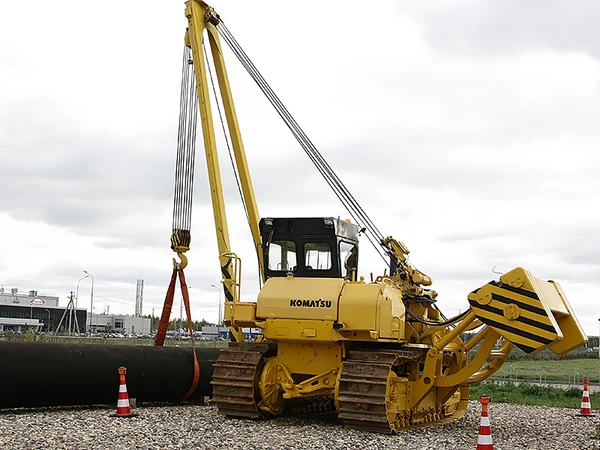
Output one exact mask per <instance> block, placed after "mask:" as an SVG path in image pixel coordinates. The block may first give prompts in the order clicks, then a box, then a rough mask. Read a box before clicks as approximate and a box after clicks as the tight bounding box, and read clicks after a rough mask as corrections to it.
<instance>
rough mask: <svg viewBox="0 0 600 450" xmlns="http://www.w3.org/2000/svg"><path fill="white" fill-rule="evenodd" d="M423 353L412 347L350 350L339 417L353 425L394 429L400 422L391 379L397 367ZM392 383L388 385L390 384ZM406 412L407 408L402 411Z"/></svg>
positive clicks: (349, 425) (385, 430)
mask: <svg viewBox="0 0 600 450" xmlns="http://www.w3.org/2000/svg"><path fill="white" fill-rule="evenodd" d="M421 355H422V353H421V352H419V351H413V350H389V351H371V350H358V351H357V350H355V351H351V352H350V355H349V357H348V359H347V360H346V361H345V362H344V370H343V371H342V373H341V376H340V384H339V395H338V405H339V417H340V419H342V420H343V422H344V424H345V425H346V426H348V427H350V428H355V429H358V430H365V431H375V432H378V433H392V432H393V431H394V430H395V429H397V426H398V411H397V408H394V406H395V403H396V404H397V399H396V402H395V401H394V400H395V399H394V395H395V393H394V389H393V388H392V387H391V386H390V385H391V380H392V379H393V378H395V377H396V376H397V374H396V373H394V372H393V370H394V368H395V367H400V366H402V365H403V364H405V363H407V362H410V361H412V360H417V359H418V358H419V357H420V356H421ZM388 386H389V387H388ZM402 413H404V414H406V412H400V415H402Z"/></svg>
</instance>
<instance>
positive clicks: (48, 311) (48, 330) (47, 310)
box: [46, 309, 50, 333]
mask: <svg viewBox="0 0 600 450" xmlns="http://www.w3.org/2000/svg"><path fill="white" fill-rule="evenodd" d="M46 312H47V313H48V326H47V327H46V328H47V329H46V331H47V332H48V333H50V310H49V309H46Z"/></svg>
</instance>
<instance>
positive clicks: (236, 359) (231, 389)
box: [212, 342, 464, 434]
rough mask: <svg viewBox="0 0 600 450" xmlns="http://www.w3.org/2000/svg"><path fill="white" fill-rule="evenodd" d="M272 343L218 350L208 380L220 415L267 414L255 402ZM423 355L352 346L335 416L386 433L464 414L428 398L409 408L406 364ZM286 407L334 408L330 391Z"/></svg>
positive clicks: (288, 409) (352, 425)
mask: <svg viewBox="0 0 600 450" xmlns="http://www.w3.org/2000/svg"><path fill="white" fill-rule="evenodd" d="M276 348H277V346H276V343H248V342H239V343H238V342H236V343H231V344H230V345H229V347H228V348H225V349H222V350H221V354H220V356H219V359H218V360H217V361H216V362H215V364H214V374H213V380H212V385H213V401H214V402H215V403H216V405H217V407H218V408H219V412H220V413H221V414H224V415H228V416H234V417H245V418H251V419H258V418H263V417H265V416H269V414H268V413H265V412H263V411H261V410H260V408H259V406H258V405H259V402H260V400H261V398H260V390H259V389H258V381H259V379H260V375H261V372H262V370H263V368H264V366H265V362H266V360H267V359H268V358H269V357H271V356H273V355H274V354H275V353H276ZM423 355H424V353H423V351H422V350H414V349H398V350H374V349H359V350H352V351H350V353H349V355H348V357H347V359H346V360H345V361H344V368H343V370H342V372H341V374H340V378H339V386H338V396H337V398H336V399H335V406H336V407H337V410H338V416H339V418H340V419H341V420H342V421H343V422H344V424H345V425H346V426H347V427H349V428H354V429H358V430H365V431H374V432H378V433H386V434H389V433H393V432H394V431H397V430H400V429H403V428H409V427H413V426H421V425H427V424H431V423H433V422H447V421H452V420H455V419H457V418H459V417H462V415H463V414H464V410H458V409H457V408H456V405H455V404H454V405H441V404H440V405H435V406H434V405H433V404H432V403H431V401H430V402H429V404H430V405H431V406H430V407H427V408H424V407H416V408H413V409H408V406H407V405H408V401H407V399H408V396H409V382H408V367H409V365H410V364H408V363H418V362H419V361H421V360H422V357H423ZM413 367H414V366H413ZM433 403H435V400H434V402H433ZM285 410H286V412H287V413H288V414H290V413H291V414H303V413H310V414H311V415H312V414H315V413H323V412H328V411H332V410H334V404H333V396H315V397H312V398H300V399H294V400H291V401H290V402H289V403H287V404H286V407H285Z"/></svg>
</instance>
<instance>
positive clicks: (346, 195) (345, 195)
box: [217, 20, 389, 264]
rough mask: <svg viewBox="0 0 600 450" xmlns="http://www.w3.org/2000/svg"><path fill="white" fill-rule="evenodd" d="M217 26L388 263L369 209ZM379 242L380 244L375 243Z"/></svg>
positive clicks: (219, 26) (225, 31)
mask: <svg viewBox="0 0 600 450" xmlns="http://www.w3.org/2000/svg"><path fill="white" fill-rule="evenodd" d="M217 29H218V30H219V32H220V35H221V36H222V37H223V40H224V41H225V42H226V43H227V45H228V46H229V48H230V49H231V51H232V52H233V53H234V54H235V56H236V57H237V58H238V60H239V61H240V63H241V64H242V66H243V67H244V68H245V69H246V71H247V72H248V74H249V75H250V77H251V78H252V79H253V80H254V82H255V83H256V84H257V85H258V87H259V88H260V90H261V91H262V92H263V93H264V94H265V96H266V97H267V99H268V100H269V102H270V103H271V105H273V107H274V108H275V110H276V111H277V113H278V114H279V116H280V117H281V118H282V119H283V121H284V122H285V124H286V125H287V127H288V128H289V129H290V131H291V132H292V134H293V135H294V137H295V138H296V140H297V141H298V143H299V144H300V146H301V147H302V149H303V150H304V151H305V153H306V154H307V155H308V157H309V159H310V160H311V161H312V163H313V164H314V165H315V167H316V168H317V170H318V171H319V173H321V175H322V176H323V178H324V179H325V181H326V182H327V184H328V185H329V186H330V187H331V189H332V190H333V192H334V193H335V194H336V196H337V197H338V199H339V200H340V201H341V203H342V204H343V205H344V206H345V208H346V209H347V210H348V213H349V214H350V216H351V217H352V219H353V220H354V221H355V222H356V223H357V224H362V225H363V226H364V230H365V231H366V232H367V233H366V236H367V239H368V240H369V242H371V245H373V247H374V248H375V250H376V251H377V253H379V255H380V256H381V257H382V259H383V260H384V261H385V262H386V264H389V262H388V261H387V260H386V255H389V250H388V248H387V247H386V246H385V245H384V244H383V239H384V238H383V235H382V234H381V232H380V231H379V229H378V228H377V227H376V226H375V224H374V223H373V221H372V220H371V219H370V218H369V216H368V215H367V214H366V212H365V211H364V210H363V209H362V207H361V206H360V205H359V203H358V202H357V201H356V199H355V198H354V197H353V196H352V194H351V193H350V191H349V190H348V188H347V187H346V186H345V185H344V184H343V183H342V181H341V180H340V178H339V177H338V176H337V174H336V173H335V172H334V171H333V169H332V168H331V166H330V165H329V164H328V163H327V161H326V160H325V158H323V156H322V155H321V153H320V152H319V151H318V150H317V148H316V147H315V145H314V144H313V143H312V141H311V140H310V139H309V138H308V136H307V135H306V133H305V132H304V130H303V129H302V128H301V127H300V125H298V123H297V122H296V120H295V119H294V118H293V117H292V115H291V114H290V112H289V111H288V110H287V108H286V107H285V106H284V105H283V103H282V102H281V100H280V99H279V97H278V96H277V95H276V94H275V92H274V91H273V89H272V88H271V86H269V84H268V83H267V81H266V80H265V79H264V77H263V76H262V75H261V73H260V72H259V71H258V69H257V68H256V66H255V65H254V64H253V63H252V61H251V60H250V58H249V57H248V55H247V54H246V53H245V52H244V50H243V49H242V48H241V46H240V45H239V44H238V42H237V41H236V40H235V38H234V37H233V35H232V34H231V32H230V31H229V29H228V28H227V27H226V26H225V24H224V23H223V21H222V20H221V21H220V22H219V23H218V24H217ZM376 243H377V244H378V245H376Z"/></svg>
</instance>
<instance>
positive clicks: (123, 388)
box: [119, 384, 127, 392]
mask: <svg viewBox="0 0 600 450" xmlns="http://www.w3.org/2000/svg"><path fill="white" fill-rule="evenodd" d="M119 392H127V385H125V384H120V385H119Z"/></svg>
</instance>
